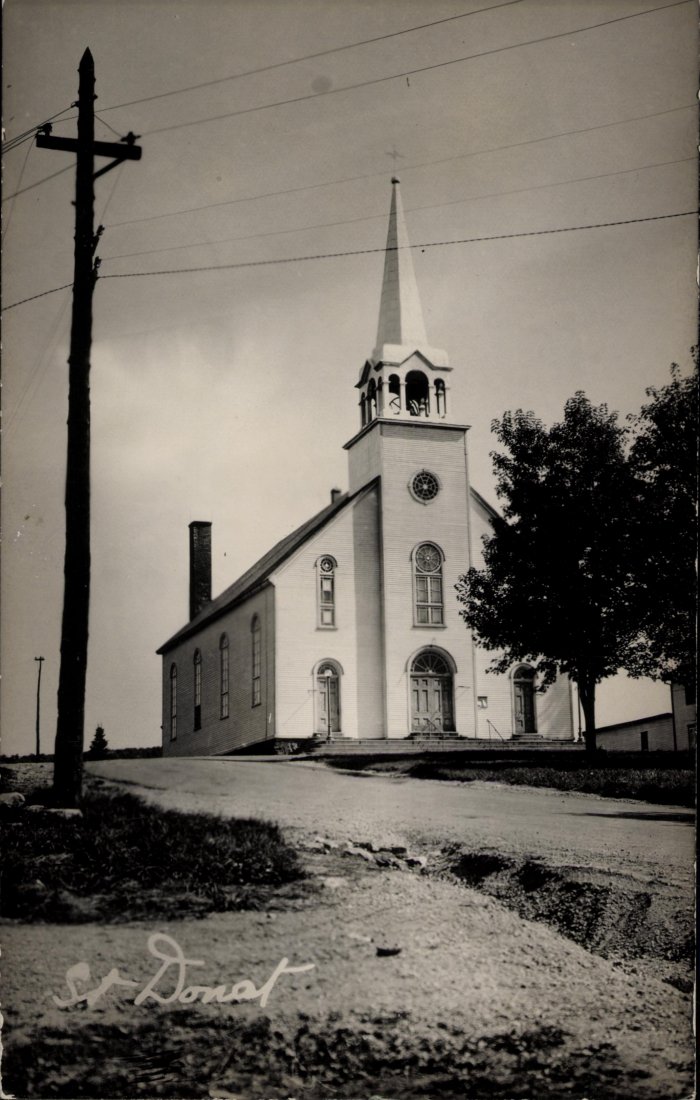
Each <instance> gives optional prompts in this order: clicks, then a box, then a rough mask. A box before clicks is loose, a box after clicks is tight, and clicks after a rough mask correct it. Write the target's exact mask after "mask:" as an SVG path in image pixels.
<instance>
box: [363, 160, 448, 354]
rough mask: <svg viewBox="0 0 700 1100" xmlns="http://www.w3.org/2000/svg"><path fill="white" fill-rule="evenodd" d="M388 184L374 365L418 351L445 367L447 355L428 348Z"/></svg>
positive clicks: (398, 209)
mask: <svg viewBox="0 0 700 1100" xmlns="http://www.w3.org/2000/svg"><path fill="white" fill-rule="evenodd" d="M391 182H392V184H393V188H392V193H391V209H390V211H389V229H388V232H387V238H386V252H385V255H384V279H383V281H382V296H381V301H380V305H379V322H378V325H377V344H376V347H375V349H374V353H373V359H374V361H375V362H379V361H381V362H392V363H399V362H402V361H403V360H404V359H407V358H408V356H409V355H410V354H411V353H412V352H414V351H416V350H419V351H423V352H424V354H425V355H426V357H427V359H428V360H429V361H430V362H432V363H434V364H435V365H436V366H446V365H447V356H446V353H445V352H444V351H442V350H440V349H437V348H431V347H429V345H428V336H427V333H426V330H425V321H424V320H423V309H422V307H421V302H420V296H419V294H418V284H417V282H416V273H415V271H414V268H413V257H412V255H411V245H410V243H409V240H408V232H407V230H406V221H405V218H404V213H403V203H402V202H401V192H400V190H399V180H398V179H397V178H396V176H394V178H393V179H392V181H391Z"/></svg>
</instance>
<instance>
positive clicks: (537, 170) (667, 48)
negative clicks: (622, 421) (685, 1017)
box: [2, 0, 697, 753]
mask: <svg viewBox="0 0 700 1100" xmlns="http://www.w3.org/2000/svg"><path fill="white" fill-rule="evenodd" d="M479 9H481V10H479ZM484 9H486V10H484ZM645 12H647V14H644V13H645ZM470 13H473V14H470ZM426 24H430V25H426ZM411 28H416V29H414V30H411ZM586 28H589V29H586ZM4 31H5V33H4V51H5V56H4V65H5V67H4V82H5V83H4V106H5V118H4V125H5V137H6V139H7V140H9V139H12V138H14V137H15V136H16V135H19V134H21V133H22V132H23V131H25V130H27V129H29V128H31V127H33V126H34V125H38V124H39V123H41V122H42V121H43V120H44V119H46V118H48V117H49V116H52V115H55V114H56V113H57V112H60V111H62V110H63V109H64V108H69V107H70V105H71V104H72V103H73V102H74V101H75V99H76V96H77V67H78V63H79V61H80V57H81V55H82V53H83V50H84V49H85V47H86V46H89V47H90V49H91V50H92V53H93V55H94V59H95V67H96V77H97V85H96V92H97V95H98V99H97V103H96V111H97V113H98V115H99V116H101V120H100V119H98V121H97V137H98V138H101V139H103V140H117V136H120V135H123V134H125V133H126V132H127V131H129V130H132V131H134V132H135V133H137V134H139V135H141V136H140V140H139V144H140V145H141V146H142V148H143V159H142V160H141V161H140V162H138V163H136V162H127V163H126V164H124V165H123V166H122V167H120V168H118V169H115V170H114V171H112V172H111V173H109V174H107V175H105V176H104V177H103V178H101V179H99V180H98V181H97V183H96V222H97V223H103V224H104V225H105V227H106V228H105V232H104V234H103V236H102V239H101V241H100V245H99V250H98V254H99V256H100V257H101V258H102V266H101V269H100V274H101V275H102V276H108V275H109V276H117V275H119V276H122V275H123V276H128V277H125V278H102V279H101V280H100V282H99V283H98V285H97V288H96V293H95V326H94V344H93V356H92V376H91V377H92V423H93V451H92V500H93V536H92V562H93V573H92V602H91V615H90V651H89V663H88V685H87V709H86V738H87V740H88V741H89V739H90V738H91V736H92V733H93V732H94V728H95V726H96V725H97V724H98V723H101V724H102V725H104V727H105V731H106V735H107V738H108V741H109V743H110V745H112V746H113V747H116V746H119V745H148V744H156V743H159V742H160V721H161V715H160V659H159V658H157V657H156V656H155V652H154V651H155V649H156V647H157V646H158V645H160V644H161V643H162V642H163V641H164V640H165V639H166V638H167V637H168V636H169V635H170V634H172V633H173V632H174V631H175V630H176V629H178V628H179V627H180V626H181V625H183V623H184V621H185V619H186V617H187V583H188V572H187V525H188V523H189V522H190V521H191V520H192V519H205V520H211V521H213V571H214V590H215V592H218V591H220V590H221V589H222V588H223V587H225V586H226V585H227V584H229V583H231V581H233V580H234V579H235V578H236V577H237V576H238V575H239V574H240V573H241V572H242V571H243V570H244V569H246V568H247V567H248V566H249V565H250V564H251V563H252V562H253V561H255V559H256V558H257V557H259V556H260V555H261V554H262V553H264V552H265V551H266V550H267V549H268V548H269V547H270V545H271V544H272V543H274V542H275V541H276V540H277V539H279V538H281V537H282V536H284V535H285V534H286V533H288V532H289V531H290V530H291V529H292V528H293V527H295V526H296V525H298V524H299V523H301V522H303V521H304V520H305V519H306V518H308V516H309V515H311V514H313V513H314V512H316V511H317V510H319V509H320V508H322V507H323V506H324V505H325V504H326V503H327V501H328V500H329V491H330V489H331V487H332V486H335V485H337V486H340V487H342V488H344V487H346V485H347V480H346V455H345V452H344V451H343V450H342V444H343V443H344V442H346V441H347V440H348V439H349V438H350V437H351V436H352V435H353V434H354V432H355V431H356V430H357V428H358V426H359V414H358V409H357V391H356V390H355V389H354V384H355V382H356V380H357V376H358V372H359V370H360V368H361V366H362V364H363V362H364V360H365V358H366V357H367V356H368V355H369V354H370V353H371V350H372V348H373V346H374V340H375V334H376V323H377V313H378V307H379V294H380V289H381V276H382V263H383V260H382V254H381V249H382V247H383V244H384V240H385V237H386V223H387V215H388V209H389V201H390V182H389V181H390V178H391V175H392V173H393V172H394V171H396V172H397V173H398V174H399V175H400V177H401V181H402V195H403V201H404V206H405V209H406V217H407V223H408V231H409V235H410V238H411V241H412V242H413V243H414V244H415V245H423V246H425V247H424V248H421V247H416V248H415V249H414V262H415V267H416V274H417V279H418V284H419V289H420V293H421V298H422V302H423V307H424V312H425V316H426V324H427V328H428V337H429V339H430V341H431V343H432V344H433V345H435V346H437V347H444V348H446V349H447V351H448V353H449V356H450V361H451V363H452V365H453V367H454V371H453V374H452V376H451V382H452V387H453V388H452V412H453V414H454V415H455V416H456V417H457V418H458V419H459V420H461V421H465V422H467V423H469V424H471V425H472V429H471V432H470V462H471V476H472V482H473V484H474V485H475V487H476V488H477V489H479V491H480V492H482V494H483V495H485V496H486V497H487V498H489V499H491V500H492V501H493V502H494V503H496V501H495V497H494V493H493V478H492V474H491V463H490V459H489V451H490V450H491V449H492V447H493V445H494V441H493V437H492V436H491V435H490V423H491V420H492V418H493V417H496V416H500V414H501V413H502V412H503V411H504V410H506V409H515V408H518V407H523V408H531V409H534V410H535V412H536V413H537V414H538V415H539V416H540V417H541V418H542V419H543V420H545V421H546V422H548V423H550V422H552V421H553V420H555V419H558V418H559V417H560V416H561V413H562V409H563V404H564V402H565V400H566V398H567V397H569V396H570V395H571V394H572V393H573V392H574V391H576V390H578V389H583V390H585V392H586V393H587V394H588V396H589V397H590V398H591V399H592V400H593V401H594V402H607V403H608V405H609V406H610V407H611V408H613V409H617V410H619V412H620V414H621V415H622V416H623V417H624V416H625V415H626V414H628V413H629V412H633V411H635V410H638V409H639V406H640V405H641V403H642V402H643V401H644V400H645V392H644V391H645V388H646V387H648V386H652V385H657V386H658V385H663V384H664V383H665V382H666V381H667V380H668V370H669V365H670V363H671V362H672V361H674V360H675V361H679V362H680V363H681V364H682V366H683V367H684V369H686V370H687V369H689V366H690V356H689V348H690V346H691V345H692V344H693V343H694V342H695V317H696V310H695V290H694V280H695V264H696V244H695V235H694V234H695V222H696V219H695V218H694V217H692V216H690V217H688V216H686V217H665V216H667V215H678V214H683V213H685V212H688V211H693V210H694V209H695V208H696V205H697V201H696V191H695V179H696V164H695V111H694V109H693V106H694V101H695V79H696V78H695V67H696V53H697V47H696V4H695V2H694V0H687V2H683V3H677V2H672V3H668V2H667V3H666V4H665V5H663V6H662V5H661V4H658V3H654V0H647V2H644V0H519V2H515V3H513V2H512V3H510V4H505V3H503V2H502V0H500V2H499V0H497V2H493V3H491V4H488V3H487V2H486V0H430V2H428V0H366V2H361V0H254V2H253V0H218V2H212V0H196V2H195V0H160V2H151V0H118V2H117V0H114V2H112V0H99V2H95V0H90V2H89V3H83V2H76V0H7V2H6V4H5V15H4ZM403 32H408V33H403ZM372 39H374V40H375V41H368V40H372ZM341 47H349V48H341ZM313 55H316V56H313ZM74 114H75V112H74V111H73V110H67V111H66V113H64V114H63V115H61V118H60V119H58V120H56V122H55V123H54V126H55V129H54V133H56V134H63V135H67V136H74V135H75V119H74V117H73V116H74ZM113 131H116V135H115V133H114V132H113ZM73 165H74V158H73V157H72V156H71V155H70V154H66V153H57V152H53V151H48V150H42V149H36V148H35V147H34V143H33V141H31V140H30V141H27V142H24V143H23V144H20V145H18V146H17V147H15V148H14V149H12V150H11V151H9V152H8V153H7V156H6V160H5V177H4V194H5V199H4V201H3V214H4V230H3V232H4V249H5V252H4V264H5V269H4V280H3V289H4V304H5V307H6V308H7V306H14V303H15V302H18V301H20V300H22V299H24V298H29V297H32V296H33V295H38V294H41V293H42V292H44V291H51V290H53V289H54V288H56V287H60V286H62V285H63V284H65V283H70V281H71V279H72V248H73V241H72V237H73V225H72V219H73V207H72V206H71V200H72V198H73V186H74V168H73ZM49 177H53V178H49ZM41 181H45V182H41ZM34 184H36V185H37V186H33V185H34ZM15 192H19V193H18V194H17V196H16V197H12V196H13V195H14V194H15ZM627 219H640V220H638V221H635V222H633V224H629V225H618V226H614V227H612V226H608V227H603V228H588V229H582V230H580V231H578V232H568V233H554V234H547V233H543V232H542V231H545V230H551V229H561V228H566V227H574V226H593V225H597V224H599V223H602V222H618V221H622V220H627ZM645 219H648V220H645ZM653 219H656V220H653ZM533 233H534V234H539V235H534V236H528V235H525V234H533ZM486 237H488V238H494V237H501V238H502V239H499V240H493V239H492V240H481V241H479V242H473V241H472V242H471V243H454V242H464V241H465V239H468V238H486ZM428 246H430V247H428ZM348 252H362V254H360V255H339V254H342V253H348ZM319 255H323V256H324V257H326V258H322V259H306V260H305V259H304V257H310V256H312V257H316V256H319ZM285 260H291V262H279V261H285ZM263 261H264V263H263ZM249 264H252V265H255V264H259V266H246V265H249ZM227 265H230V266H227ZM212 268H215V269H216V270H211V269H212ZM178 269H190V270H187V271H180V273H178V274H169V275H164V274H155V275H151V276H147V277H136V276H137V275H139V274H140V273H143V272H163V271H168V272H169V271H177V270H178ZM192 269H197V270H192ZM69 321H70V290H61V291H58V292H57V293H51V294H48V295H46V296H43V297H40V298H36V299H35V300H33V301H30V302H27V303H25V304H22V305H18V306H15V307H14V308H11V309H9V310H7V312H6V313H5V316H4V336H3V343H4V356H3V358H4V372H3V373H4V388H3V408H4V416H3V422H4V452H3V466H4V481H5V489H4V499H3V534H4V548H3V550H4V552H3V633H2V671H3V694H2V705H3V741H2V750H3V752H6V753H12V752H27V751H32V750H33V746H34V722H35V700H36V672H37V664H36V663H35V661H34V657H35V656H39V655H42V656H44V657H45V658H46V661H45V664H44V674H43V681H42V712H41V717H42V748H43V749H44V750H45V751H50V750H51V749H52V746H53V738H54V734H55V711H56V689H57V683H58V668H59V637H60V615H61V603H62V570H63V539H64V519H63V494H64V477H65V447H66V441H65V419H66V402H67V365H66V359H67V350H68V339H69ZM600 700H601V701H600V706H599V715H598V717H599V720H600V721H601V722H611V721H617V720H620V719H624V718H632V717H639V716H643V715H645V714H650V713H658V712H659V711H664V710H667V709H669V698H668V693H667V691H666V689H665V688H663V687H660V686H658V685H650V684H648V683H646V682H637V683H631V684H629V683H628V684H625V683H623V682H621V681H619V680H618V681H616V682H615V684H613V685H606V686H604V687H603V688H602V689H601V693H600Z"/></svg>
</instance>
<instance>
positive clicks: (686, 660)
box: [627, 348, 698, 684]
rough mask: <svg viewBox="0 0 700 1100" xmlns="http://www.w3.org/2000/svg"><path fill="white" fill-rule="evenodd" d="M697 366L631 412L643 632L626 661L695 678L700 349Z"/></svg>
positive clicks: (670, 676) (682, 679)
mask: <svg viewBox="0 0 700 1100" xmlns="http://www.w3.org/2000/svg"><path fill="white" fill-rule="evenodd" d="M693 358H694V361H695V369H694V371H693V373H692V374H691V375H690V376H688V377H685V378H684V377H682V375H681V371H680V367H679V366H678V364H677V363H673V364H672V366H671V381H670V382H669V383H668V384H667V385H665V386H662V387H661V388H660V389H655V388H651V389H648V390H647V391H646V393H647V397H650V398H651V401H650V402H649V404H647V405H644V406H642V409H641V412H640V413H639V415H638V416H635V417H631V418H630V420H631V428H632V433H633V440H634V441H633V444H632V448H631V452H630V461H631V463H632V466H633V469H634V472H635V475H636V477H637V479H638V482H639V492H640V494H641V497H642V501H643V508H642V513H641V516H642V524H643V527H642V532H641V538H642V540H643V545H644V551H645V553H644V558H643V561H642V566H643V568H642V570H641V571H640V575H639V577H638V586H639V587H638V597H639V610H640V625H641V634H640V637H639V639H638V642H637V645H636V647H635V651H634V653H633V655H632V658H631V660H630V661H629V662H628V665H627V671H628V672H629V673H630V675H632V676H650V677H652V678H653V679H658V680H666V681H668V682H670V681H674V680H675V681H677V682H679V683H683V684H691V683H695V676H696V663H695V655H696V608H697V572H696V554H697V477H698V349H697V348H694V349H693Z"/></svg>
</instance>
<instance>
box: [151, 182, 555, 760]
mask: <svg viewBox="0 0 700 1100" xmlns="http://www.w3.org/2000/svg"><path fill="white" fill-rule="evenodd" d="M451 370H452V368H451V366H450V365H449V362H448V358H447V355H446V353H445V352H444V351H441V350H439V349H438V348H434V347H431V346H430V345H429V344H428V339H427V336H426V331H425V324H424V321H423V314H422V309H421V304H420V299H419V295H418V288H417V285H416V278H415V273H414V270H413V261H412V258H411V250H410V246H409V242H408V237H407V233H406V227H405V223H404V217H403V209H402V204H401V196H400V192H399V181H398V180H397V179H394V180H393V181H392V199H391V210H390V214H389V230H388V236H387V245H386V255H385V261H384V280H383V286H382V291H381V303H380V308H379V325H378V331H377V340H376V346H375V348H374V350H373V351H372V354H371V357H370V358H369V359H368V360H367V361H366V363H365V364H364V366H363V367H362V370H361V372H360V377H359V381H358V382H357V385H356V389H357V392H358V404H359V425H358V431H357V433H356V434H355V435H354V436H353V437H352V439H350V440H349V441H348V442H347V443H345V450H346V451H347V454H348V488H347V491H345V492H341V491H340V490H338V489H334V490H332V492H331V500H330V503H329V504H328V505H327V506H326V507H325V508H324V509H323V510H322V511H321V512H319V513H318V514H317V515H315V516H313V517H312V518H311V519H309V520H308V521H307V522H306V523H304V524H303V525H302V526H301V527H299V528H298V529H297V530H296V531H293V532H292V533H291V534H290V535H288V536H287V537H286V538H284V539H282V541H281V542H279V543H278V544H277V545H276V546H274V547H273V548H272V549H271V550H270V551H269V553H267V554H266V555H265V556H264V557H262V558H261V559H260V560H259V561H258V562H256V564H255V565H253V566H252V568H251V569H249V570H248V572H247V573H244V575H243V576H242V577H240V578H239V579H238V580H237V581H235V582H234V583H233V584H232V585H231V586H230V587H229V588H227V589H226V590H225V591H223V592H222V593H221V594H220V595H218V596H216V597H215V598H214V599H212V593H211V524H209V523H205V522H194V523H192V524H190V621H189V622H188V623H186V624H185V626H183V627H182V629H181V630H179V631H178V632H177V633H176V634H175V635H173V637H172V638H170V639H169V640H168V641H167V642H165V644H164V645H163V646H162V647H161V648H160V649H159V650H158V652H159V653H160V654H162V657H163V752H164V754H165V755H179V756H188V755H208V754H213V753H230V752H235V751H238V750H241V749H243V748H248V747H252V746H256V750H255V751H266V750H268V749H270V748H274V749H280V748H283V747H284V745H285V744H286V743H289V742H296V743H297V744H298V745H299V744H301V745H304V744H306V743H308V742H309V741H310V740H311V739H316V740H321V741H328V740H333V741H335V740H337V739H342V740H343V741H346V740H353V741H354V740H358V741H363V742H368V745H367V748H368V749H370V750H371V749H372V748H375V749H376V750H377V751H381V750H382V747H383V745H384V744H385V743H386V741H387V739H389V740H391V741H394V740H397V739H398V740H401V739H406V738H410V739H413V740H419V741H422V740H425V741H426V742H430V743H431V744H433V743H434V741H435V739H440V740H449V741H458V742H459V743H460V744H463V743H464V742H463V740H462V739H465V738H466V739H482V740H483V741H490V742H491V743H492V744H493V743H494V742H496V743H497V742H499V740H510V739H512V738H524V739H535V738H537V739H540V738H543V739H548V740H549V739H552V740H557V741H562V740H573V737H574V726H573V714H572V705H571V692H570V687H569V683H568V681H565V680H560V681H558V682H557V683H555V684H554V685H553V686H552V687H550V688H549V689H548V690H547V691H546V692H545V693H544V694H541V693H538V692H536V690H535V688H536V684H535V678H534V672H533V669H532V668H530V667H529V666H528V665H523V664H520V665H517V666H515V667H513V668H512V669H511V670H510V672H509V673H508V674H506V675H495V674H493V673H488V674H487V672H486V668H487V666H488V665H489V663H490V660H491V656H492V655H490V654H487V653H485V652H484V651H482V650H480V649H479V648H478V647H477V646H475V645H474V644H473V642H472V639H471V636H470V634H469V632H468V631H467V629H466V627H465V625H464V622H463V620H462V618H461V617H460V615H459V605H458V602H457V597H456V592H455V583H456V582H457V580H458V578H459V577H460V575H462V574H463V573H464V572H465V571H466V569H467V568H468V567H469V565H470V564H476V565H479V564H480V563H481V554H480V551H481V540H482V536H483V535H485V534H487V533H488V532H489V524H490V520H491V517H492V516H493V515H494V512H493V510H492V508H491V507H490V506H489V505H488V504H487V503H486V501H485V500H484V499H483V498H482V497H481V496H480V495H479V494H478V493H477V492H476V491H475V490H474V489H472V488H471V486H470V484H469V476H468V465H467V430H468V427H467V425H466V424H463V423H461V422H460V415H459V410H457V409H454V408H452V406H451V401H450V373H451Z"/></svg>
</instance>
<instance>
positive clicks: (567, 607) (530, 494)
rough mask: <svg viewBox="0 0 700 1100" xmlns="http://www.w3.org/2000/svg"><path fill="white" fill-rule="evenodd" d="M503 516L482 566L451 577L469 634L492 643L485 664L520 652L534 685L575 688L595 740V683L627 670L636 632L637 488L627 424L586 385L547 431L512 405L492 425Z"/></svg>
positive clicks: (497, 664)
mask: <svg viewBox="0 0 700 1100" xmlns="http://www.w3.org/2000/svg"><path fill="white" fill-rule="evenodd" d="M492 430H493V431H494V432H495V434H496V437H497V438H498V440H499V442H500V443H501V444H502V445H503V447H504V448H505V452H495V453H493V454H492V459H493V463H494V468H495V472H496V478H497V486H496V489H497V493H498V496H499V498H500V500H501V502H502V506H503V514H502V516H499V517H497V518H495V519H494V521H493V535H492V536H491V537H490V538H486V539H485V540H484V547H483V558H484V568H483V569H478V568H476V567H472V568H471V569H469V571H468V572H467V573H466V575H465V576H464V577H462V578H461V579H460V582H459V584H458V585H457V592H458V599H459V601H460V603H461V604H462V609H461V614H462V616H463V618H464V620H465V623H466V624H467V626H468V627H469V628H470V629H471V630H472V632H473V634H474V637H475V640H476V642H477V643H478V644H479V645H481V646H483V647H484V648H485V649H487V650H495V651H498V652H497V655H496V656H495V657H494V660H493V662H492V664H491V668H492V670H493V671H498V672H505V671H506V670H507V669H508V668H510V666H511V665H512V664H513V663H515V662H516V661H527V662H529V663H530V664H532V665H533V666H534V668H535V669H536V671H537V674H538V684H539V687H540V690H544V689H545V688H546V687H547V686H548V685H549V684H551V683H552V682H553V680H554V679H555V677H556V676H557V675H558V674H561V673H563V674H565V675H568V676H569V677H570V678H571V679H572V680H573V681H575V683H576V684H577V686H578V689H579V693H580V698H581V705H582V708H583V712H584V716H585V727H586V744H587V747H589V748H595V687H596V684H598V683H600V681H601V680H603V679H605V678H606V677H608V676H612V675H614V674H615V673H616V672H618V671H619V670H620V669H621V668H624V667H625V665H626V662H627V661H628V659H631V655H632V654H633V652H634V643H635V639H636V636H637V633H638V627H637V623H636V613H635V584H636V578H637V575H638V572H639V562H640V553H641V547H640V545H639V539H638V535H637V532H638V529H639V505H640V501H639V494H638V492H637V481H636V478H635V476H634V473H633V470H632V467H631V465H630V463H629V462H628V460H627V457H626V454H625V429H624V428H622V427H620V425H619V424H618V422H617V415H616V414H615V413H614V412H609V411H608V408H607V406H605V405H600V406H598V407H595V406H593V405H592V404H591V402H590V401H589V400H588V398H587V397H586V396H585V394H584V393H581V392H579V393H576V394H575V395H574V396H573V397H572V398H570V399H569V400H568V401H567V403H566V406H565V410H564V419H563V420H562V421H561V422H560V423H557V424H554V425H553V426H552V427H551V428H550V429H549V430H547V429H546V428H545V427H544V425H543V424H542V422H541V421H540V420H538V419H537V418H536V417H535V416H534V414H533V413H531V412H523V410H521V409H518V410H517V411H516V412H515V413H510V412H507V413H505V414H504V415H503V417H502V418H501V420H500V421H498V420H496V421H494V422H493V424H492Z"/></svg>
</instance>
